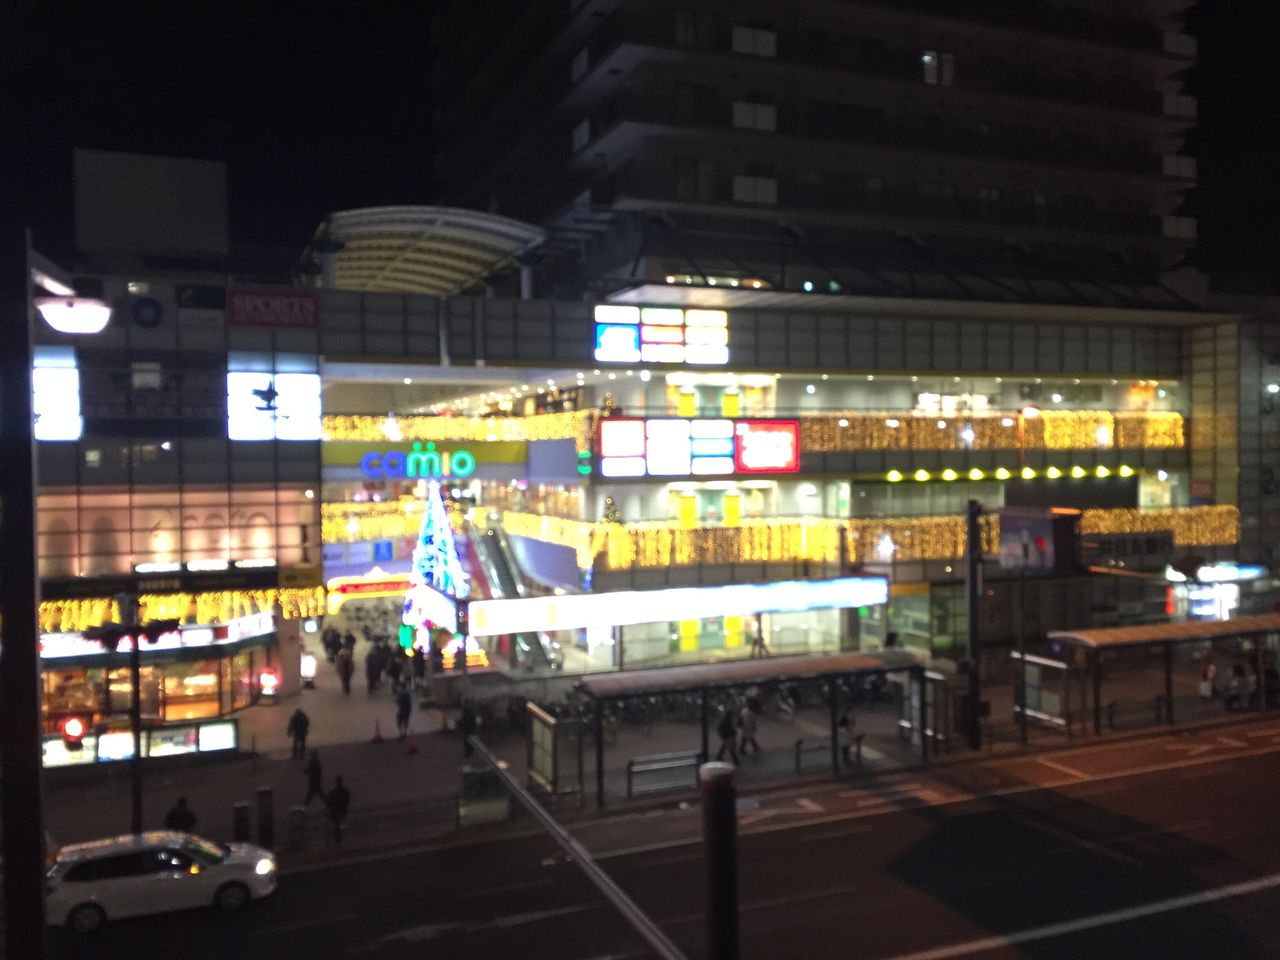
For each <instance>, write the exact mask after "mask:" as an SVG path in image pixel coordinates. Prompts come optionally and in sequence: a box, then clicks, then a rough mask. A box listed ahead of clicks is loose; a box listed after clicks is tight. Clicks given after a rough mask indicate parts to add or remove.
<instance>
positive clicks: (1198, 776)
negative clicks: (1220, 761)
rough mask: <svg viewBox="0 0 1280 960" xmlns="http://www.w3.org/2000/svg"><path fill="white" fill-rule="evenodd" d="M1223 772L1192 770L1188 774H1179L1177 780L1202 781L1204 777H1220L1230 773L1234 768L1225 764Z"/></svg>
mask: <svg viewBox="0 0 1280 960" xmlns="http://www.w3.org/2000/svg"><path fill="white" fill-rule="evenodd" d="M1225 767H1226V769H1224V770H1217V769H1214V770H1192V771H1191V772H1190V773H1183V774H1179V776H1178V779H1179V780H1203V779H1204V778H1206V777H1221V776H1225V775H1226V774H1228V773H1231V772H1232V770H1234V769H1235V768H1234V767H1233V766H1232V765H1231V764H1230V763H1227V764H1225Z"/></svg>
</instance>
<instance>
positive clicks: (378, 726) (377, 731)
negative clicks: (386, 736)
mask: <svg viewBox="0 0 1280 960" xmlns="http://www.w3.org/2000/svg"><path fill="white" fill-rule="evenodd" d="M369 742H370V743H381V742H382V723H381V721H378V720H375V721H373V739H372V740H370V741H369Z"/></svg>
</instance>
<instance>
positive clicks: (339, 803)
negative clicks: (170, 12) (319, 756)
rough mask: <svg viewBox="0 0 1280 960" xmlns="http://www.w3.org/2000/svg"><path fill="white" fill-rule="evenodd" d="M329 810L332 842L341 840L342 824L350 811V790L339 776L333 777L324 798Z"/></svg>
mask: <svg viewBox="0 0 1280 960" xmlns="http://www.w3.org/2000/svg"><path fill="white" fill-rule="evenodd" d="M324 799H325V806H326V807H327V808H328V810H329V820H330V822H331V823H332V824H333V842H334V843H341V842H342V824H343V822H344V821H345V820H346V819H347V814H348V813H349V812H350V811H351V791H350V790H348V789H347V787H346V785H345V784H344V783H343V782H342V778H341V777H334V778H333V789H332V790H330V791H329V795H328V796H327V797H325V798H324Z"/></svg>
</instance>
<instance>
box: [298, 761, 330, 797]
mask: <svg viewBox="0 0 1280 960" xmlns="http://www.w3.org/2000/svg"><path fill="white" fill-rule="evenodd" d="M302 772H303V773H305V774H306V775H307V797H306V799H305V800H303V801H302V805H303V806H304V807H309V806H311V801H312V800H313V799H314V798H315V797H319V798H320V802H321V803H324V799H325V796H324V779H323V778H324V769H323V768H322V767H321V766H320V751H319V750H312V751H311V759H310V760H308V761H307V765H306V766H305V767H303V768H302Z"/></svg>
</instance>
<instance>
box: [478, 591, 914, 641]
mask: <svg viewBox="0 0 1280 960" xmlns="http://www.w3.org/2000/svg"><path fill="white" fill-rule="evenodd" d="M888 601H889V583H888V581H887V580H886V579H885V578H883V577H840V578H838V579H835V580H784V581H781V582H778V583H735V584H731V585H729V586H724V587H673V588H670V589H666V590H622V591H617V592H613V593H584V594H574V595H571V596H562V597H520V598H516V599H509V600H472V601H471V603H470V606H469V616H470V620H469V622H468V624H467V633H468V636H472V637H493V636H499V635H501V634H505V633H527V632H535V631H546V632H550V631H553V630H581V629H588V630H589V629H592V628H597V627H615V626H629V625H634V624H640V623H658V622H663V621H669V620H670V621H677V620H706V619H709V618H711V617H721V616H724V615H725V614H728V613H732V614H733V615H735V616H746V615H750V614H753V613H791V612H799V611H804V610H845V609H850V608H853V607H867V606H874V605H877V604H882V603H887V602H888Z"/></svg>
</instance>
